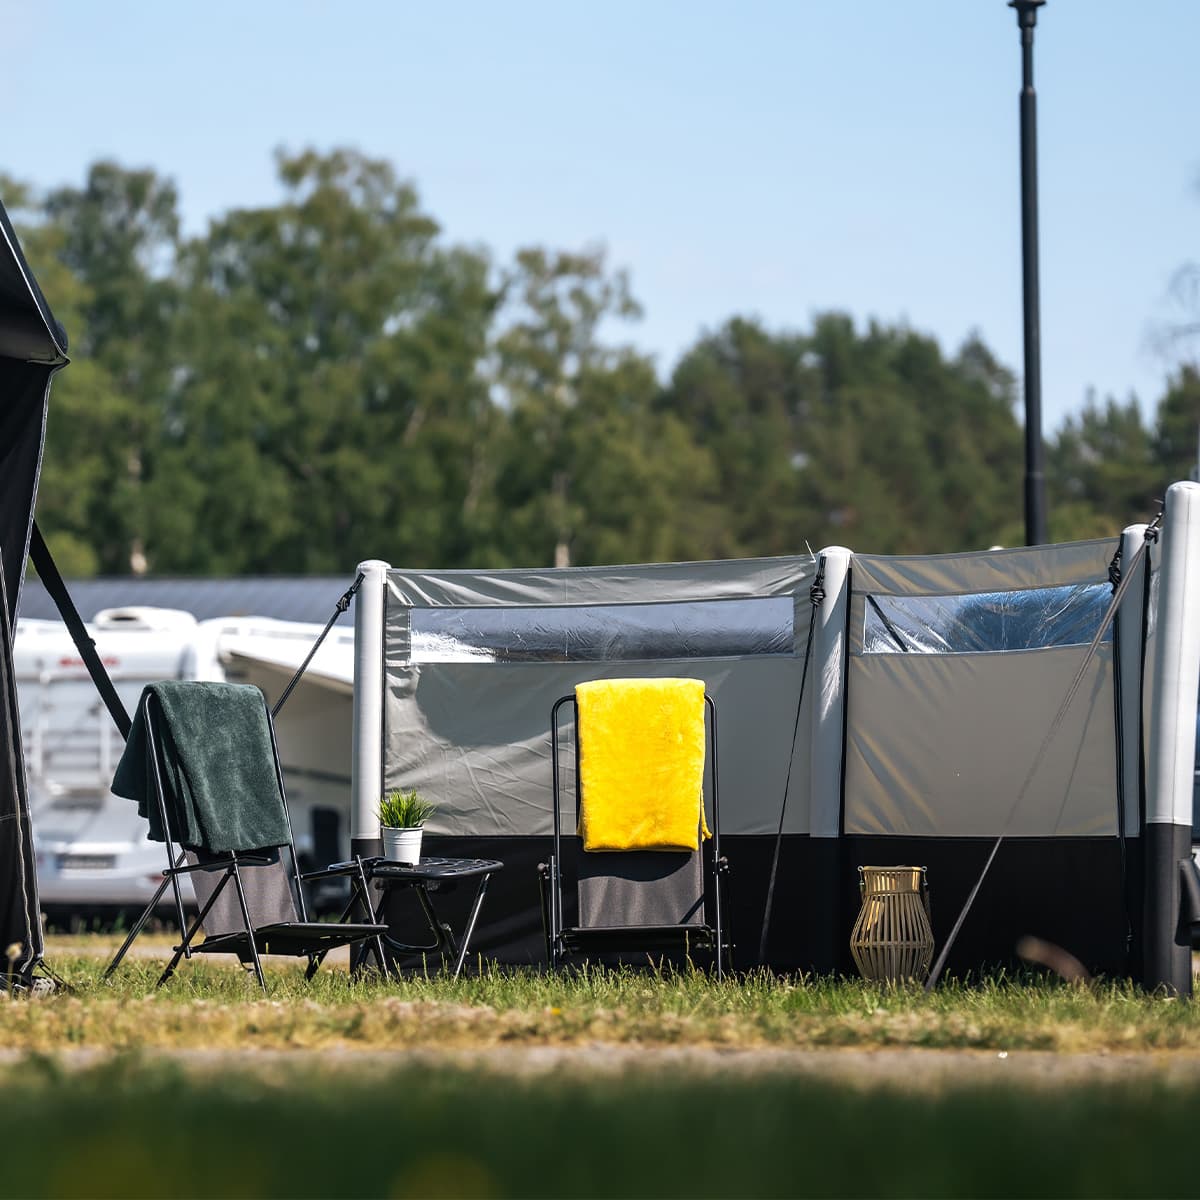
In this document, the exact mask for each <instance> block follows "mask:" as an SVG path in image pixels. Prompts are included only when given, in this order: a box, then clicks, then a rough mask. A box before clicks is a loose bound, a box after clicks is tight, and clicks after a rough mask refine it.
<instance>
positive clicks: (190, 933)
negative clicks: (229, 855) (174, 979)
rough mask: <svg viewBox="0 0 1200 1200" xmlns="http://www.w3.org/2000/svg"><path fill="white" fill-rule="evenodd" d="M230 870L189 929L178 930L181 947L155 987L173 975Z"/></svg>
mask: <svg viewBox="0 0 1200 1200" xmlns="http://www.w3.org/2000/svg"><path fill="white" fill-rule="evenodd" d="M229 872H230V868H228V867H227V868H226V869H225V874H224V875H223V876H222V877H221V882H220V883H218V884H217V886H216V887H215V888H213V890H212V895H211V896H209V898H208V902H207V903H206V904H205V905H204V907H203V908H202V909H201V910H200V911H199V913H197V914H196V919H195V920H194V921H193V922H192V927H191V929H184V930H180V932H181V933H182V934H183V935H184V938H183V943H182V945H179V946H176V947H175V955H174V957H173V958H172V959H171V961H170V963H169V964H168V965H167V969H166V970H165V971H164V972H163V973H162V974H161V975H160V976H159V979H158V982H157V983H156V984H155V985H154V986H155V987H162V985H163V984H164V983H166V982H167V980H168V979H170V978H171V976H172V975H174V974H175V968H176V967H177V966H179V960H180V959H181V958H182V957H183V956H184V955H185V954H187V952H188V947H189V946H190V945H191V944H192V939H193V938H194V937H195V936H196V934H197V933H199V932H200V927H201V926H202V925H203V924H204V918H205V917H207V916H208V912H209V909H211V908H212V906H213V905H214V904H215V903H216V902H217V897H218V896H219V895H220V894H221V890H222V889H223V888H224V887H225V885H226V884H227V883H228V882H229Z"/></svg>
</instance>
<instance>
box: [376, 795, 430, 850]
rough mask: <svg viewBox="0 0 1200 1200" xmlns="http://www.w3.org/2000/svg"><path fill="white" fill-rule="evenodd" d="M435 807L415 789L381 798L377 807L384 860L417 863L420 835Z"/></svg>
mask: <svg viewBox="0 0 1200 1200" xmlns="http://www.w3.org/2000/svg"><path fill="white" fill-rule="evenodd" d="M436 807H437V806H436V805H434V804H430V803H429V801H428V800H422V799H421V797H420V796H419V795H417V789H416V788H409V789H408V790H407V791H405V790H404V789H403V788H398V789H397V790H396V791H394V792H392V793H391V795H388V796H384V798H383V799H382V800H381V801H380V804H379V824H380V832H381V833H382V834H383V856H384V858H388V859H391V860H392V861H393V862H401V863H417V862H420V861H421V835H422V834H423V833H424V832H425V822H426V821H427V820H428V819H429V818H430V817H431V816H432V815H433V811H434V809H435V808H436Z"/></svg>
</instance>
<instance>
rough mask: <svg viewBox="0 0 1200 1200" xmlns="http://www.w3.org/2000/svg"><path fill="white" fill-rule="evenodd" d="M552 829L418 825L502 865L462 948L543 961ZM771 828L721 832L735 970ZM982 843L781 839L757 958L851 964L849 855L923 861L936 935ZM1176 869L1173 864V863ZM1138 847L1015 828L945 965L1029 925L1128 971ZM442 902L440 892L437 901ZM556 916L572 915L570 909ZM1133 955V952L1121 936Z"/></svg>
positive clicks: (453, 846)
mask: <svg viewBox="0 0 1200 1200" xmlns="http://www.w3.org/2000/svg"><path fill="white" fill-rule="evenodd" d="M550 841H551V840H550V838H548V837H546V838H536V837H513V838H459V837H445V836H433V835H429V834H427V835H426V848H427V853H429V854H431V855H434V854H445V855H461V856H463V857H475V856H477V857H485V858H498V859H500V860H501V861H502V862H503V863H504V866H505V869H504V870H503V871H499V872H497V873H496V874H495V875H494V876H493V877H492V881H491V887H490V890H489V892H488V900H487V904H486V905H485V906H484V910H483V913H482V915H481V917H480V923H479V929H478V932H477V934H476V937H475V939H474V940H473V942H472V952H474V951H479V952H480V953H481V954H483V955H485V956H487V957H492V958H495V959H497V960H499V961H501V962H506V963H524V964H529V965H539V964H543V963H545V959H546V951H545V935H544V932H543V927H542V914H541V906H540V902H539V893H538V873H537V866H538V863H539V862H545V861H546V860H547V859H548V858H549V856H550V853H551V844H550ZM774 848H775V839H774V838H773V837H771V836H770V835H765V836H738V835H722V837H721V853H722V854H723V855H724V856H725V857H726V858H727V859H728V860H729V864H730V876H729V879H728V890H727V892H726V907H725V922H726V928H727V929H728V930H729V934H728V936H729V937H730V940H731V941H732V942H733V947H734V949H733V966H734V969H735V970H740V969H747V968H750V967H753V966H755V965H756V963H757V959H758V947H759V940H760V936H761V933H762V921H763V911H764V907H765V904H766V898H767V881H768V878H769V875H770V871H771V855H772V853H773V851H774ZM990 848H991V839H986V838H978V839H976V838H863V837H846V838H811V839H810V838H808V837H802V836H792V837H785V838H784V840H783V846H782V848H781V852H780V857H779V874H778V879H777V882H776V885H775V903H774V911H773V913H772V917H771V925H770V936H769V938H768V941H767V956H766V957H767V964H768V965H769V966H771V967H773V968H774V969H776V970H780V971H796V970H802V971H816V972H820V973H826V972H830V971H844V972H847V973H853V971H854V965H853V962H852V960H851V958H850V929H851V927H852V925H853V923H854V918H855V916H856V915H857V913H858V909H859V903H860V901H859V894H858V867H859V866H861V865H886V864H889V863H895V864H900V863H911V864H913V865H915V866H926V867H928V868H929V883H930V888H931V892H932V910H933V930H934V937H935V939H936V940H937V944H938V945H939V946H940V945H941V943H942V939H944V938H945V937H946V935H947V934H948V933H949V930H950V927H951V926H952V925H953V923H954V918H955V917H956V916H957V914H958V909H959V907H960V906H961V904H962V902H963V900H964V899H965V898H966V896H967V893H968V892H969V891H970V889H971V886H972V885H973V884H974V882H975V879H976V877H977V876H978V873H979V869H980V867H982V865H983V862H984V859H985V858H986V857H987V854H988V851H989V849H990ZM1176 874H1177V873H1176ZM1140 880H1141V852H1140V845H1139V843H1138V842H1137V841H1136V840H1132V841H1129V842H1128V843H1127V852H1126V866H1125V870H1124V871H1123V870H1122V856H1121V846H1120V843H1119V842H1118V840H1117V839H1116V838H1021V839H1014V840H1012V841H1010V842H1005V843H1004V844H1003V845H1002V846H1001V848H1000V851H999V853H998V854H997V856H996V861H995V863H994V864H993V866H992V869H991V871H990V872H989V874H988V877H987V880H986V881H985V883H984V886H983V888H982V890H981V891H980V893H979V897H978V899H977V900H976V902H975V905H974V907H973V908H972V910H971V913H970V915H969V916H968V918H967V921H966V923H965V924H964V926H963V929H962V932H961V934H960V935H959V938H958V941H957V942H956V943H955V946H954V950H953V953H952V954H951V956H950V962H949V966H948V969H949V970H950V972H951V973H952V974H956V975H960V976H961V975H964V974H966V973H968V972H971V971H978V970H980V969H983V968H990V967H993V966H1012V965H1016V964H1017V963H1018V962H1019V960H1018V959H1017V957H1016V944H1017V941H1018V940H1019V939H1020V938H1021V937H1022V936H1023V935H1025V934H1032V935H1033V936H1035V937H1039V938H1041V939H1042V940H1044V941H1049V942H1053V943H1054V944H1056V945H1059V946H1062V947H1063V949H1065V950H1068V951H1070V953H1071V954H1073V955H1075V957H1077V958H1078V959H1080V960H1081V961H1082V962H1083V963H1084V965H1085V966H1086V967H1087V968H1088V970H1090V971H1092V972H1093V973H1104V974H1108V975H1117V976H1126V975H1133V976H1134V977H1137V976H1139V975H1140V973H1141V957H1140V954H1138V953H1136V951H1137V942H1136V934H1137V928H1138V925H1139V924H1140V919H1139V917H1138V914H1137V913H1136V912H1132V917H1131V908H1130V905H1131V904H1136V903H1137V902H1139V901H1140V899H1141V883H1140ZM469 903H470V889H469V888H464V889H461V892H460V893H459V894H455V895H447V896H446V898H445V907H446V913H447V917H448V919H450V920H452V921H458V920H459V919H460V914H459V909H460V908H461V909H462V913H463V914H465V911H466V906H467V905H469ZM441 904H442V902H441V901H440V900H439V910H440V908H441ZM564 920H565V922H566V923H567V924H568V925H570V924H574V923H575V916H574V914H573V913H571V912H566V913H564ZM1131 935H1133V936H1134V938H1135V940H1134V942H1133V943H1132V945H1133V947H1134V954H1133V956H1131V953H1130V946H1131V942H1130V938H1131Z"/></svg>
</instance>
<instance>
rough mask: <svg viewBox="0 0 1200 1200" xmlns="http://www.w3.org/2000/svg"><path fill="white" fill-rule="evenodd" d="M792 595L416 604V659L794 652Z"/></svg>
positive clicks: (622, 658)
mask: <svg viewBox="0 0 1200 1200" xmlns="http://www.w3.org/2000/svg"><path fill="white" fill-rule="evenodd" d="M792 609H793V600H792V597H791V596H769V597H756V598H751V599H746V600H698V601H684V602H679V603H663V604H612V605H598V606H595V607H587V606H582V607H576V606H570V605H564V606H562V607H516V606H514V607H507V606H504V607H486V608H414V609H413V611H412V649H411V656H412V661H413V662H414V663H422V662H627V661H637V660H646V659H657V658H725V657H729V656H731V655H745V654H754V655H758V654H774V655H782V654H788V655H790V654H792V653H793V641H792Z"/></svg>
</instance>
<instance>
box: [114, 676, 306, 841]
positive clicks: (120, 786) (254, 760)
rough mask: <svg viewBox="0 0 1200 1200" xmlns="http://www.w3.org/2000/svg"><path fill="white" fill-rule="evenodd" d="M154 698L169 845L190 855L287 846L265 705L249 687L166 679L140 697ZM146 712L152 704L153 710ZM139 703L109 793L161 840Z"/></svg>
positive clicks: (150, 765) (281, 797)
mask: <svg viewBox="0 0 1200 1200" xmlns="http://www.w3.org/2000/svg"><path fill="white" fill-rule="evenodd" d="M148 693H153V695H154V696H155V697H156V698H157V700H158V712H157V714H156V716H155V718H154V727H155V731H156V732H157V733H158V737H159V741H160V742H161V743H162V757H163V760H164V761H163V773H162V775H163V791H164V792H165V795H166V803H167V817H168V820H169V821H170V823H171V830H172V832H173V833H174V835H175V840H176V841H178V842H180V843H181V844H182V845H184V846H187V847H188V848H189V849H192V850H211V851H223V850H258V849H261V848H263V847H266V846H282V845H284V844H286V842H287V841H288V823H287V813H286V811H285V810H284V806H283V796H282V794H281V792H280V790H279V781H278V779H277V778H276V776H275V756H274V754H273V752H272V749H271V733H270V726H269V724H268V719H267V705H266V701H265V699H264V698H263V694H262V692H260V691H259V690H258V688H256V687H245V686H243V685H241V684H233V683H194V682H183V681H178V680H166V681H164V682H162V683H152V684H150V685H149V686H148V687H147V688H146V689H145V690H144V691H143V692H142V699H143V701H144V700H145V698H146V695H147V694H148ZM152 707H153V705H152ZM142 708H143V706H142V704H138V709H137V714H136V715H135V717H134V720H133V728H132V729H131V730H130V733H129V740H128V741H127V742H126V743H125V752H124V754H122V755H121V761H120V763H118V764H117V773H116V775H115V776H114V777H113V785H112V790H113V791H114V792H116V794H117V795H118V796H125V797H127V798H128V799H130V800H136V801H137V805H138V812H139V813H140V814H141V815H142V816H143V817H146V818H147V819H148V820H149V822H150V836H151V837H152V838H154V840H155V841H159V842H163V841H166V834H165V831H164V830H163V827H162V819H161V817H160V816H159V811H158V802H157V800H156V799H155V795H154V775H153V765H152V764H151V761H150V757H149V752H148V750H149V746H148V742H147V740H146V726H145V719H144V717H143V715H142Z"/></svg>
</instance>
